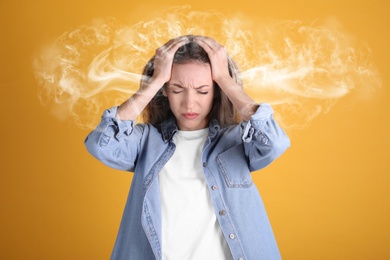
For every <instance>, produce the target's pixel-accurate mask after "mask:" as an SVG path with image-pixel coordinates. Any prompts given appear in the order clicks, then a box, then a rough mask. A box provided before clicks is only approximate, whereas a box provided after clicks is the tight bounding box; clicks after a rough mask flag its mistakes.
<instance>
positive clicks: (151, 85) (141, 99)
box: [116, 78, 164, 120]
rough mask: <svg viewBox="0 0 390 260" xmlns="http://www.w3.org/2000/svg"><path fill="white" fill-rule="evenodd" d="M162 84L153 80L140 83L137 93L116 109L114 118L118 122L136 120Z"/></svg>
mask: <svg viewBox="0 0 390 260" xmlns="http://www.w3.org/2000/svg"><path fill="white" fill-rule="evenodd" d="M163 84H164V83H162V82H159V81H157V80H154V79H153V78H150V79H149V80H148V81H145V82H142V83H141V87H140V88H139V89H138V91H137V92H135V93H134V94H133V95H132V96H131V97H130V98H129V99H128V100H126V101H125V102H123V103H122V104H121V105H120V106H119V107H118V109H117V113H116V118H118V119H120V120H136V119H137V117H138V116H139V115H140V114H141V112H142V111H143V110H144V109H145V107H146V106H147V105H148V103H149V102H150V100H152V98H153V97H154V96H155V95H156V93H157V92H158V90H159V89H161V86H163Z"/></svg>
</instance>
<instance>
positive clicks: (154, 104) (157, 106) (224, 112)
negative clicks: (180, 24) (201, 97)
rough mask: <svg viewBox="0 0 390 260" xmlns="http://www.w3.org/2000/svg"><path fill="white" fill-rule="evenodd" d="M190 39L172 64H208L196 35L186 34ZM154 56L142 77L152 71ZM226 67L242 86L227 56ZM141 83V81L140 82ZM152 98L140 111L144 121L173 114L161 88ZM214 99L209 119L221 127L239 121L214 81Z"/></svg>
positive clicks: (155, 120)
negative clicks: (214, 120)
mask: <svg viewBox="0 0 390 260" xmlns="http://www.w3.org/2000/svg"><path fill="white" fill-rule="evenodd" d="M187 37H188V39H189V40H190V41H189V43H187V44H185V45H183V46H181V47H180V48H179V49H178V50H177V52H176V53H175V55H174V58H173V63H174V64H184V63H188V62H202V63H208V64H210V60H209V57H208V54H207V52H206V51H205V50H203V48H202V47H201V46H200V45H198V44H197V43H196V42H194V41H193V39H194V38H195V37H196V36H193V35H187ZM154 58H155V56H153V57H152V58H151V59H150V60H149V61H148V63H147V64H146V66H145V67H144V70H143V72H142V75H143V76H146V77H143V78H149V77H151V76H152V75H153V72H154V66H153V63H154ZM228 69H229V74H230V76H231V77H232V78H233V79H234V80H235V81H236V83H238V84H239V85H240V86H241V87H242V81H241V77H240V72H239V70H238V68H237V66H236V64H235V62H234V61H233V60H232V59H231V58H230V57H229V56H228ZM141 84H142V83H141ZM165 86H166V85H164V86H163V87H162V88H161V89H160V90H159V91H158V92H157V94H156V95H155V96H154V97H153V98H152V100H151V101H150V102H149V104H148V105H147V106H146V108H145V109H144V110H143V112H142V119H143V121H144V122H145V123H151V124H152V125H155V126H156V125H158V124H160V123H162V122H163V121H165V120H167V119H168V118H170V117H172V116H173V113H172V111H171V109H170V106H169V101H168V99H167V98H166V97H165V96H164V95H163V94H162V89H163V88H164V87H165ZM214 89H215V91H214V92H215V93H214V101H213V105H212V108H211V110H210V113H209V115H208V118H209V120H211V119H216V120H217V121H218V122H219V124H220V126H221V127H226V126H229V125H233V124H237V123H238V122H240V120H241V119H240V117H239V115H238V113H237V111H236V109H235V108H234V106H233V104H232V102H231V101H230V100H229V99H228V97H227V96H226V95H225V94H224V93H223V91H222V90H221V88H220V87H219V86H218V84H217V83H215V82H214Z"/></svg>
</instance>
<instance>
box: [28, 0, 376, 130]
mask: <svg viewBox="0 0 390 260" xmlns="http://www.w3.org/2000/svg"><path fill="white" fill-rule="evenodd" d="M329 24H332V23H329V22H328V23H327V22H326V21H325V22H324V23H322V24H320V25H316V26H314V25H304V24H303V23H302V22H300V21H278V22H272V23H270V22H269V23H267V24H265V23H261V24H259V23H258V22H254V21H251V20H250V19H249V18H248V17H226V16H223V15H221V14H219V13H216V12H198V11H194V10H191V8H190V7H187V6H184V7H175V8H170V9H168V10H166V11H164V12H161V15H160V16H159V17H157V18H155V19H152V20H150V21H142V22H139V23H137V24H133V25H126V24H123V23H120V22H119V21H117V20H116V19H114V18H105V19H103V18H102V19H96V20H94V21H92V22H91V24H89V25H82V26H80V27H79V28H76V29H75V30H73V31H70V32H65V33H63V34H62V35H61V36H59V37H58V38H57V39H56V40H55V41H54V42H53V43H52V44H51V45H50V46H46V47H45V48H43V50H42V51H41V52H40V53H39V55H37V56H36V58H35V60H34V64H33V65H34V71H35V75H36V78H37V81H38V84H39V98H40V100H41V102H42V103H43V104H48V105H50V106H51V107H52V112H53V114H54V115H55V116H56V117H58V118H59V119H63V120H64V119H67V118H69V117H70V118H72V119H73V120H74V121H75V122H76V124H78V125H79V126H81V127H85V128H92V127H94V126H96V124H97V122H98V121H99V119H100V118H99V116H100V114H101V113H102V111H103V109H105V108H108V107H111V106H114V105H119V104H120V103H122V102H123V101H124V100H126V99H127V98H128V97H129V96H130V95H131V94H132V93H134V92H135V91H136V90H137V89H138V87H139V81H140V79H141V75H140V74H141V72H142V69H143V67H144V65H145V64H146V62H147V61H148V60H149V59H150V58H151V57H152V56H153V55H154V53H155V50H156V49H157V48H158V47H159V46H161V45H163V44H164V43H165V42H167V41H168V40H169V39H171V38H174V37H177V36H180V35H185V34H195V35H207V36H210V37H213V38H215V39H216V40H217V41H219V42H220V43H221V44H222V45H224V46H225V47H226V49H227V51H228V53H229V54H230V56H231V57H232V58H233V59H234V60H235V61H236V63H237V64H238V66H239V68H240V71H241V75H242V79H243V82H244V88H245V90H246V91H247V92H248V93H249V94H250V95H251V96H252V97H253V98H254V99H255V100H256V101H258V102H268V103H270V104H272V105H273V106H274V108H275V110H277V111H278V113H277V116H278V120H279V121H280V122H281V124H282V125H283V126H284V127H285V128H301V127H304V126H305V125H307V124H308V123H309V122H310V121H311V120H312V119H313V118H315V117H316V116H318V115H320V114H321V113H326V112H327V111H329V110H330V108H331V107H332V106H333V105H334V104H335V102H336V101H337V100H338V99H340V98H342V97H344V96H345V95H347V94H349V93H351V92H352V91H361V92H362V93H371V92H373V91H374V90H375V89H377V88H378V87H380V86H381V78H380V75H379V73H378V71H377V69H376V68H375V65H374V62H373V57H372V53H371V51H370V49H369V47H368V46H366V45H364V44H359V43H357V42H356V41H355V40H354V39H353V37H351V36H350V35H349V34H347V33H344V32H342V31H340V30H337V28H333V27H334V26H333V27H331V26H329ZM333 24H334V23H333Z"/></svg>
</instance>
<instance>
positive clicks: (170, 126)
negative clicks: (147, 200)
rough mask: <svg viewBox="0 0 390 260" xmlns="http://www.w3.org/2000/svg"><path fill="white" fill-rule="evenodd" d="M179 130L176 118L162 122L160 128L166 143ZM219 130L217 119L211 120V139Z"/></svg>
mask: <svg viewBox="0 0 390 260" xmlns="http://www.w3.org/2000/svg"><path fill="white" fill-rule="evenodd" d="M178 129H179V128H178V127H177V124H176V119H175V118H174V117H171V118H170V119H168V120H166V121H164V122H162V123H161V125H160V127H159V130H160V132H161V135H162V138H163V140H164V142H165V143H166V142H168V141H169V140H171V139H172V137H173V136H174V135H175V133H176V132H177V130H178ZM219 129H220V126H219V124H218V121H217V120H216V119H213V120H211V121H210V123H209V137H210V138H214V137H215V136H216V135H217V134H218V131H219Z"/></svg>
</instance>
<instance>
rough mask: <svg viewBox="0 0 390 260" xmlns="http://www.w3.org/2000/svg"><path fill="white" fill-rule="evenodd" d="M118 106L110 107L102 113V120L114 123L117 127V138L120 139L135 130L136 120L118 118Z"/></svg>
mask: <svg viewBox="0 0 390 260" xmlns="http://www.w3.org/2000/svg"><path fill="white" fill-rule="evenodd" d="M117 109H118V107H117V106H115V107H111V108H109V109H106V110H104V112H103V115H102V120H103V121H106V122H107V123H108V124H111V125H114V126H116V127H117V129H116V131H115V132H116V133H115V138H116V139H117V140H120V139H121V138H122V137H123V135H126V136H129V135H130V134H131V132H132V131H133V126H134V122H135V121H132V120H123V121H122V120H119V119H118V118H116V112H117Z"/></svg>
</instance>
